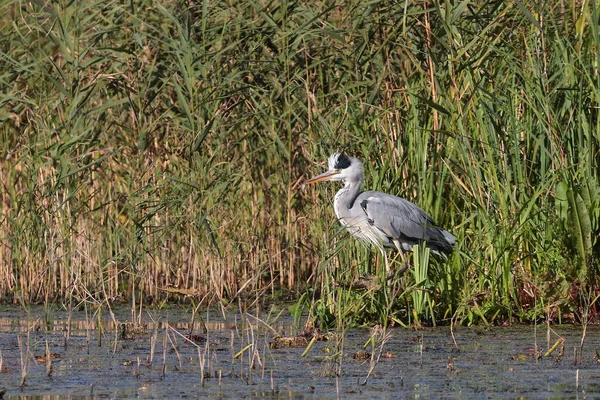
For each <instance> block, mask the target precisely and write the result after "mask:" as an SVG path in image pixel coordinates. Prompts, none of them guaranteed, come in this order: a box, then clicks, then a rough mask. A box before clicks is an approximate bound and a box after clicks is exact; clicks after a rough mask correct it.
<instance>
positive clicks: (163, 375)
mask: <svg viewBox="0 0 600 400" xmlns="http://www.w3.org/2000/svg"><path fill="white" fill-rule="evenodd" d="M167 321H168V319H167ZM166 324H167V326H168V324H169V323H168V322H166ZM167 335H168V329H167V327H165V335H164V336H163V365H162V372H161V375H160V379H165V376H166V374H167Z"/></svg>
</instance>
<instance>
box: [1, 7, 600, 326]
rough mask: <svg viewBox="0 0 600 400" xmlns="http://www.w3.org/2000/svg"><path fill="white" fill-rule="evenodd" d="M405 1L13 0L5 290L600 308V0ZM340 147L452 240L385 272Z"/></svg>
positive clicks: (4, 136) (378, 308)
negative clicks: (366, 235) (332, 169)
mask: <svg viewBox="0 0 600 400" xmlns="http://www.w3.org/2000/svg"><path fill="white" fill-rule="evenodd" d="M393 3H394V4H391V5H388V4H387V3H385V2H363V1H356V0H351V1H346V2H339V1H328V0H323V1H316V2H309V3H307V4H303V3H302V2H292V1H281V2H268V1H258V2H257V1H243V0H242V1H235V2H228V1H224V2H217V1H213V2H209V1H197V2H194V1H192V2H183V1H175V2H166V1H158V0H133V1H129V2H121V1H115V0H109V1H107V2H88V1H82V0H74V1H69V2H67V1H52V2H50V1H42V2H22V1H10V0H9V1H4V2H3V3H2V6H1V7H0V43H1V49H2V53H1V54H2V57H0V83H1V85H2V90H1V91H0V300H1V301H3V302H10V303H18V304H22V305H24V306H26V305H28V304H39V303H44V304H51V303H59V304H69V305H70V306H79V305H82V304H85V305H86V306H87V305H94V306H102V305H103V304H105V303H107V302H112V301H116V300H118V299H121V298H124V299H126V301H128V302H132V304H134V305H135V304H137V303H140V304H141V302H145V303H152V304H154V305H157V306H164V305H166V304H168V303H169V302H181V301H188V300H189V299H191V300H192V301H193V302H194V304H215V303H220V304H222V305H227V304H232V303H233V304H243V305H244V306H246V307H254V306H257V305H260V306H263V305H264V306H266V305H267V304H271V303H273V302H278V301H280V300H281V299H286V298H288V297H289V298H291V299H293V300H294V301H295V306H294V307H291V309H292V310H293V312H294V313H296V315H300V314H301V313H305V314H306V313H308V315H309V316H310V320H311V321H313V323H314V324H315V325H319V326H334V325H335V326H351V325H362V324H373V323H381V324H384V325H390V324H400V325H405V326H409V325H410V326H418V325H419V324H429V325H435V324H448V323H459V324H503V323H510V322H517V321H521V322H533V321H546V322H549V323H550V322H552V323H554V322H556V323H560V322H573V323H581V324H588V323H592V322H598V304H597V300H598V295H599V294H600V287H599V285H598V284H599V281H598V273H599V270H598V268H599V266H598V260H599V258H600V257H599V255H600V251H599V247H598V246H599V245H598V240H597V238H598V234H599V223H600V204H599V203H600V188H599V182H598V174H599V169H598V167H599V161H598V160H599V154H598V149H599V144H600V143H599V142H600V129H599V128H600V120H599V118H598V112H599V97H600V76H599V74H598V68H599V61H600V50H599V48H598V47H599V44H600V32H599V29H598V24H599V20H600V14H599V11H598V4H597V2H595V1H591V2H590V1H579V0H577V1H576V0H564V1H552V2H542V3H543V4H540V2H533V1H523V0H513V1H510V0H509V1H491V2H490V1H485V2H484V1H471V2H469V1H455V2H448V1H435V0H433V1H429V0H426V1H416V2H415V1H410V2H409V1H398V2H393ZM340 150H343V151H345V152H347V153H348V154H351V155H353V156H356V157H359V158H360V159H361V160H363V162H364V166H365V186H364V187H365V189H374V190H381V191H384V192H386V193H390V194H394V195H398V196H401V197H404V198H406V199H408V200H410V201H412V202H414V203H415V204H417V205H419V206H420V207H421V208H423V209H424V210H426V211H427V212H428V213H429V214H431V215H432V216H433V218H434V219H435V220H436V222H437V223H438V224H440V226H444V227H445V228H447V229H448V230H449V231H450V232H451V233H452V234H453V235H454V236H456V239H457V244H456V251H455V252H454V253H453V255H451V256H450V257H449V259H448V260H447V261H445V262H438V261H437V260H435V259H433V257H429V254H428V253H427V252H426V251H425V250H423V249H421V250H417V251H415V252H414V253H412V254H408V255H407V256H406V258H407V259H410V260H411V262H412V266H411V268H410V269H409V270H407V272H406V273H405V274H404V275H402V276H398V277H394V278H393V279H387V277H385V276H384V275H385V272H384V271H382V269H383V260H382V259H381V256H380V255H379V254H377V252H375V251H369V250H368V249H365V248H363V247H362V246H361V245H360V244H359V243H356V241H355V240H353V239H352V238H351V237H349V236H348V234H346V233H345V231H344V230H343V228H341V227H340V225H339V223H338V221H336V219H335V214H334V212H333V209H332V206H331V203H332V201H333V196H334V194H335V191H337V190H338V189H339V186H337V185H335V184H330V185H323V186H322V187H318V188H314V187H304V186H303V185H302V183H303V182H304V181H305V180H306V179H307V178H309V177H310V176H313V175H314V174H315V173H316V172H319V171H321V170H323V166H324V161H325V160H326V158H327V157H328V156H329V155H330V154H331V153H333V152H335V151H340ZM389 256H390V258H393V257H394V256H395V254H392V253H391V252H390V253H389ZM393 262H394V263H398V264H399V263H400V262H401V261H400V259H395V260H394V261H393Z"/></svg>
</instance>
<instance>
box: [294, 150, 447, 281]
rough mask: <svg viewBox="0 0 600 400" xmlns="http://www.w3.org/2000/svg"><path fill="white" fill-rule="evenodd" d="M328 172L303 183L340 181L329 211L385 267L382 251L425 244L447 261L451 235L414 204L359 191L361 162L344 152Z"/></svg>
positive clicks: (333, 159) (335, 157)
mask: <svg viewBox="0 0 600 400" xmlns="http://www.w3.org/2000/svg"><path fill="white" fill-rule="evenodd" d="M328 164H329V169H328V171H327V172H324V173H322V174H320V175H317V176H315V177H314V178H312V179H309V180H308V181H306V182H305V183H306V184H309V183H316V182H321V181H342V182H343V183H344V187H343V188H342V189H340V190H339V191H338V192H337V194H336V195H335V199H334V201H333V208H334V210H335V214H336V216H337V218H338V220H339V221H340V222H341V224H342V225H343V226H344V227H345V228H346V229H347V230H348V231H349V232H350V233H351V234H352V235H353V236H354V237H356V238H357V239H358V240H360V241H361V242H363V243H366V244H373V245H375V246H376V247H377V248H378V249H379V250H380V251H381V253H382V254H383V256H384V259H385V263H386V269H387V270H388V272H389V265H388V260H387V256H386V254H385V248H386V247H388V248H396V249H398V251H400V252H402V251H410V250H412V247H413V246H414V245H415V244H421V243H425V244H426V245H427V247H429V249H430V250H431V252H432V253H433V254H436V255H438V256H441V257H443V258H447V256H448V255H449V254H450V253H452V250H453V248H454V244H455V238H454V236H453V235H452V234H451V233H450V232H448V231H446V230H444V229H442V228H440V227H438V226H437V224H436V223H435V222H434V220H433V218H431V216H430V215H429V214H427V213H426V212H425V211H423V210H422V209H421V208H420V207H418V206H417V205H415V204H413V203H411V202H410V201H408V200H405V199H403V198H400V197H396V196H393V195H391V194H387V193H382V192H377V191H374V190H367V191H364V192H361V191H360V189H361V187H362V184H363V180H364V173H363V167H362V163H361V162H360V161H359V160H358V159H357V158H354V157H349V156H347V155H346V154H344V153H335V154H333V155H332V156H331V157H329V160H328Z"/></svg>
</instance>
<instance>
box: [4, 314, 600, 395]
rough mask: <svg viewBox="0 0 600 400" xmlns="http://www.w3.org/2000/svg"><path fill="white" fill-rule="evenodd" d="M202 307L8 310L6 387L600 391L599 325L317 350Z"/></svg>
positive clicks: (388, 336)
mask: <svg viewBox="0 0 600 400" xmlns="http://www.w3.org/2000/svg"><path fill="white" fill-rule="evenodd" d="M133 314H135V315H133ZM201 314H202V316H203V321H202V320H199V319H198V318H197V317H196V318H195V320H194V321H191V316H192V312H191V311H190V310H189V309H171V310H143V311H142V312H141V313H139V312H136V313H132V312H131V310H126V309H122V310H116V311H115V310H113V313H110V312H107V311H106V310H104V311H102V313H100V311H99V310H95V311H88V312H84V311H78V312H71V313H69V312H67V311H60V310H58V311H57V310H54V311H50V312H48V311H47V310H45V309H43V308H40V309H30V310H27V311H26V310H23V309H21V308H9V307H6V306H5V307H3V308H2V310H1V311H0V351H1V369H0V391H1V390H5V394H4V398H34V397H43V398H45V399H51V398H58V397H60V398H65V397H67V398H68V397H72V398H75V397H76V398H91V399H95V398H185V397H187V398H206V397H208V398H226V399H228V398H263V397H265V398H365V399H366V398H374V397H377V398H390V399H391V398H481V399H484V398H582V399H583V398H600V364H599V358H600V354H599V353H600V327H597V326H589V327H588V328H587V330H586V331H585V335H583V328H582V327H581V326H550V327H549V328H548V327H547V326H545V325H538V326H533V325H517V326H509V327H490V328H484V327H455V329H454V331H453V332H452V331H451V330H450V328H449V327H438V328H423V329H419V330H412V329H406V328H388V329H387V330H386V331H385V332H384V331H382V330H377V329H366V328H365V329H352V330H349V331H346V332H343V333H341V332H338V333H337V334H331V333H330V334H326V335H324V336H318V339H320V340H315V341H314V342H313V343H311V344H310V345H309V343H310V342H311V340H312V337H313V335H312V334H313V333H314V332H312V333H311V334H305V335H304V336H302V335H301V334H302V333H303V330H304V328H303V327H302V326H294V323H293V321H292V319H291V318H289V317H286V316H283V314H282V315H279V316H277V317H275V316H274V314H266V313H265V314H264V315H261V314H260V313H255V314H240V313H233V312H232V313H229V312H222V311H219V310H210V311H206V310H204V311H203V312H202V313H201ZM133 320H135V323H132V321H133ZM126 322H128V323H127V324H124V323H126ZM302 322H305V321H301V323H302ZM205 328H206V331H205ZM305 333H306V332H305ZM321 333H322V334H323V332H321ZM582 337H583V338H584V342H583V346H582ZM278 338H279V339H278ZM370 338H371V340H370ZM555 344H556V345H557V346H556V347H555V349H554V351H552V353H551V354H549V355H548V356H544V353H545V352H547V351H548V350H549V349H550V348H552V346H553V345H555ZM307 347H308V351H306V349H307ZM303 353H305V354H304V355H303Z"/></svg>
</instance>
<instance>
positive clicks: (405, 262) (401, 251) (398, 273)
mask: <svg viewBox="0 0 600 400" xmlns="http://www.w3.org/2000/svg"><path fill="white" fill-rule="evenodd" d="M394 246H396V248H397V249H398V254H399V255H400V263H401V267H400V268H399V269H398V270H396V271H395V272H394V273H393V274H391V275H390V278H393V277H395V276H402V274H404V272H405V271H406V270H407V269H408V266H409V263H410V260H406V259H405V258H404V249H403V248H402V245H401V244H400V241H399V240H398V239H394ZM388 273H389V270H388Z"/></svg>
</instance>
